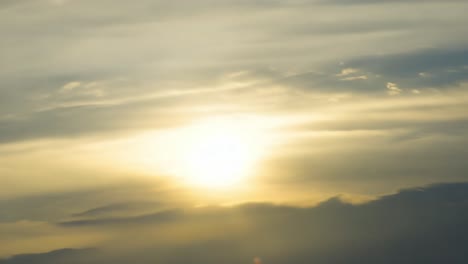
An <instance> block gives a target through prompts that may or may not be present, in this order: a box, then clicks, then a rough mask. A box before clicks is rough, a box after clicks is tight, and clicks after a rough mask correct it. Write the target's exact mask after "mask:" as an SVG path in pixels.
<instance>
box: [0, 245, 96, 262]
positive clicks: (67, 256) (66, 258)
mask: <svg viewBox="0 0 468 264" xmlns="http://www.w3.org/2000/svg"><path fill="white" fill-rule="evenodd" d="M95 252H96V250H95V249H72V248H64V249H58V250H54V251H51V252H47V253H38V254H23V255H16V256H13V257H11V258H9V259H4V260H2V259H0V264H49V263H71V264H73V263H76V264H78V263H83V262H88V261H90V258H89V257H86V256H88V255H91V254H93V253H95Z"/></svg>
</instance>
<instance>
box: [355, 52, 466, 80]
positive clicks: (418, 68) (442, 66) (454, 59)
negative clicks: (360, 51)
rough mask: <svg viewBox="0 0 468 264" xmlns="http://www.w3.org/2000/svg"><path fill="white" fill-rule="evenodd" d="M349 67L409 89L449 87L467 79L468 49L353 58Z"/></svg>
mask: <svg viewBox="0 0 468 264" xmlns="http://www.w3.org/2000/svg"><path fill="white" fill-rule="evenodd" d="M347 65H348V66H349V67H356V68H360V69H363V70H364V71H366V72H370V73H372V74H377V75H380V76H381V77H380V78H383V79H385V80H384V81H391V82H396V83H399V84H401V85H403V86H407V87H418V88H424V87H436V88H439V87H446V86H453V85H457V84H459V83H461V82H464V81H466V80H468V78H467V77H466V76H468V69H467V66H468V50H466V49H443V50H442V49H427V50H416V51H413V52H404V53H398V54H386V55H377V56H366V57H361V58H355V59H351V60H349V61H348V62H347Z"/></svg>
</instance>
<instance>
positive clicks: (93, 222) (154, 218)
mask: <svg viewBox="0 0 468 264" xmlns="http://www.w3.org/2000/svg"><path fill="white" fill-rule="evenodd" d="M181 215H182V212H180V211H179V210H167V211H162V212H158V213H154V214H149V215H142V216H136V217H122V218H115V217H114V218H98V219H85V220H73V221H66V222H61V223H59V225H60V226H66V227H80V226H113V225H129V224H130V225H132V224H148V223H151V224H155V223H164V222H174V221H175V220H177V219H179V218H180V216H181Z"/></svg>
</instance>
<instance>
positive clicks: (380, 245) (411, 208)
mask: <svg viewBox="0 0 468 264" xmlns="http://www.w3.org/2000/svg"><path fill="white" fill-rule="evenodd" d="M467 209H468V183H453V184H438V185H432V186H427V187H424V188H414V189H405V190H402V191H400V192H398V193H396V194H392V195H387V196H383V197H380V198H379V199H377V200H374V201H371V202H368V203H364V204H360V205H352V204H348V203H346V202H343V201H342V200H340V199H339V198H333V199H330V200H328V201H326V202H323V203H321V204H319V205H317V206H315V207H310V208H298V207H292V206H277V205H271V204H247V205H242V206H237V207H233V208H207V209H201V208H200V211H197V210H193V211H192V212H188V213H187V214H183V215H171V217H170V218H171V219H170V220H169V219H166V220H167V221H163V222H161V218H160V217H154V215H148V216H147V218H146V219H147V221H146V220H145V225H144V226H140V224H141V221H135V220H136V219H134V218H128V219H126V220H125V221H124V220H122V219H118V220H115V221H120V224H121V228H120V229H119V230H124V229H127V228H133V229H132V230H134V231H133V235H134V236H135V237H139V239H138V240H139V241H146V242H145V243H146V244H147V245H146V246H143V247H141V246H139V249H137V250H135V249H133V250H130V248H131V245H132V238H128V240H127V242H126V243H127V245H128V248H129V250H128V251H125V252H118V253H117V252H115V250H112V245H108V246H106V247H108V249H106V250H104V251H101V252H100V253H99V254H96V253H95V252H88V251H80V250H77V251H72V250H59V251H54V252H51V253H45V254H35V255H22V256H16V257H13V258H10V259H6V260H2V261H0V263H1V264H13V263H26V262H24V261H25V259H27V263H32V264H33V263H34V264H35V263H51V264H55V263H75V262H73V261H76V260H77V259H87V260H88V261H87V262H86V263H128V262H129V261H133V262H138V263H155V262H156V263H158V262H161V263H186V262H187V261H190V262H191V263H220V262H222V263H243V262H246V263H249V262H252V261H253V259H254V258H255V257H259V256H260V257H261V258H262V261H263V263H285V262H292V263H332V264H341V263H351V264H353V263H363V262H365V263H382V264H386V263H389V264H390V263H395V262H398V263H408V264H409V263H454V264H458V263H466V261H467V260H468V259H467V256H466V254H465V249H466V245H468V225H467V223H468V210H467ZM174 220H177V221H175V222H174ZM171 222H172V225H173V226H174V227H179V226H180V227H183V226H184V224H189V223H192V224H195V223H198V224H202V223H204V225H202V226H203V228H202V230H200V231H201V232H202V233H203V234H205V236H201V237H200V236H199V237H193V238H191V239H190V242H185V243H182V244H178V245H171V244H170V243H169V244H166V243H163V244H160V243H159V242H158V241H159V240H164V239H167V238H164V237H161V238H157V237H152V238H151V239H150V238H149V237H147V236H145V234H144V233H145V230H151V229H153V228H157V227H158V226H164V227H169V226H171ZM105 223H108V224H112V223H111V222H109V221H108V220H106V221H103V222H101V224H103V225H100V226H99V228H100V229H101V230H105V227H106V226H105ZM151 223H152V225H150V224H151ZM95 224H96V222H88V223H85V222H81V224H80V225H73V227H74V228H80V227H85V226H95ZM138 226H139V228H140V229H134V227H138ZM241 227H242V228H241ZM122 228H123V229H122ZM192 228H196V227H192ZM200 228H201V226H200ZM239 228H240V229H239ZM220 229H221V230H224V231H223V232H221V233H219V232H218V233H216V232H215V230H220ZM181 230H184V229H181ZM190 230H193V229H190ZM182 232H184V231H182ZM213 232H215V233H213ZM210 234H211V235H210ZM179 235H181V234H180V233H179ZM186 235H187V236H189V233H187V234H186ZM206 236H208V238H207V237H206ZM154 243H157V244H158V246H155V245H153V246H152V244H154ZM21 261H23V262H21Z"/></svg>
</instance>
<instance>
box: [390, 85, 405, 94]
mask: <svg viewBox="0 0 468 264" xmlns="http://www.w3.org/2000/svg"><path fill="white" fill-rule="evenodd" d="M387 89H388V91H387V93H388V94H389V95H399V94H400V93H401V92H402V91H403V90H402V89H400V88H399V87H398V85H397V84H396V83H391V82H389V83H387Z"/></svg>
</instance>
